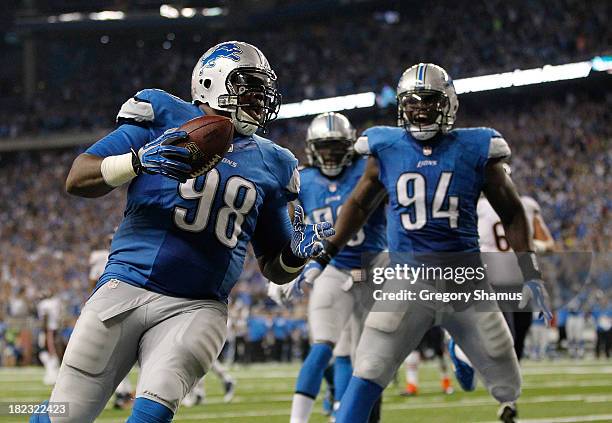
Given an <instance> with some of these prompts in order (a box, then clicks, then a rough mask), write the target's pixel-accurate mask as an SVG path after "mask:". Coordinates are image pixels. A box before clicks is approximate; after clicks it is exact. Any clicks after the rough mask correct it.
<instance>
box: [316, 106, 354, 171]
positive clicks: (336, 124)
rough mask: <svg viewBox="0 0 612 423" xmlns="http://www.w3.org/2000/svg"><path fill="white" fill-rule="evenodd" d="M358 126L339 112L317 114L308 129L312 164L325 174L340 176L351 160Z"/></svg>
mask: <svg viewBox="0 0 612 423" xmlns="http://www.w3.org/2000/svg"><path fill="white" fill-rule="evenodd" d="M355 135H356V132H355V128H353V125H351V122H350V121H349V120H348V118H347V117H346V116H344V115H343V114H340V113H334V112H329V113H322V114H320V115H318V116H316V117H315V118H314V119H313V120H312V122H311V123H310V126H309V127H308V131H307V133H306V155H307V157H308V162H309V164H310V165H311V166H315V167H318V168H319V169H320V170H321V173H323V174H324V175H326V176H337V175H339V174H340V172H342V169H344V168H345V167H346V166H348V165H350V164H351V160H352V158H353V154H354V149H353V145H354V144H355V138H356V136H355Z"/></svg>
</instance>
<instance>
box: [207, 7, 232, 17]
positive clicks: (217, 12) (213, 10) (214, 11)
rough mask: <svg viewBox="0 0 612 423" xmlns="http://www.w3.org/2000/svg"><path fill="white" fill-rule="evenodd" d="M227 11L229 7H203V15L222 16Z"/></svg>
mask: <svg viewBox="0 0 612 423" xmlns="http://www.w3.org/2000/svg"><path fill="white" fill-rule="evenodd" d="M226 12H227V9H224V8H223V7H205V8H204V9H202V15H203V16H221V15H225V14H226Z"/></svg>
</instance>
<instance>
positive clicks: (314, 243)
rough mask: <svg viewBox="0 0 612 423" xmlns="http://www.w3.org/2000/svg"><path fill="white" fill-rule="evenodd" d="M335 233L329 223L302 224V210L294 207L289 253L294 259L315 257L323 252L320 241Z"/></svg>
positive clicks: (299, 207)
mask: <svg viewBox="0 0 612 423" xmlns="http://www.w3.org/2000/svg"><path fill="white" fill-rule="evenodd" d="M335 233H336V230H335V229H334V228H333V227H332V224H331V223H330V222H321V223H316V224H314V225H313V224H310V223H304V209H302V207H301V206H295V212H294V215H293V235H292V236H291V251H292V252H293V254H294V255H295V256H296V257H299V258H303V259H305V258H310V257H316V256H317V255H319V254H320V253H321V251H323V244H322V243H321V240H323V239H325V238H328V237H330V236H332V235H334V234H335Z"/></svg>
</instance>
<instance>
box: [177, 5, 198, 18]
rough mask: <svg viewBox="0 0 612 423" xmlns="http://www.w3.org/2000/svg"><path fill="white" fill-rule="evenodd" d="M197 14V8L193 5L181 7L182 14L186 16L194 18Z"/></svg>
mask: <svg viewBox="0 0 612 423" xmlns="http://www.w3.org/2000/svg"><path fill="white" fill-rule="evenodd" d="M195 14H196V10H195V9H194V8H193V7H184V8H182V9H181V16H183V17H184V18H193V17H194V16H195Z"/></svg>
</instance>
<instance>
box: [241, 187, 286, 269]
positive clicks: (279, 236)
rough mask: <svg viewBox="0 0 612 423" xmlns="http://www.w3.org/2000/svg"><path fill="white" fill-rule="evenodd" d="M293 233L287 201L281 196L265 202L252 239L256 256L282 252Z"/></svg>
mask: <svg viewBox="0 0 612 423" xmlns="http://www.w3.org/2000/svg"><path fill="white" fill-rule="evenodd" d="M279 200H280V201H279ZM292 233H293V228H292V226H291V220H289V212H288V211H287V203H286V202H285V201H282V200H281V199H280V197H279V198H277V201H275V202H270V203H267V204H264V205H263V210H262V211H261V213H260V215H259V217H258V219H257V226H256V227H255V233H254V234H253V238H252V239H251V243H252V244H253V251H255V257H261V256H266V255H270V254H274V253H280V251H281V249H282V248H283V247H284V246H285V245H287V244H288V243H289V242H290V241H291V234H292Z"/></svg>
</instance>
